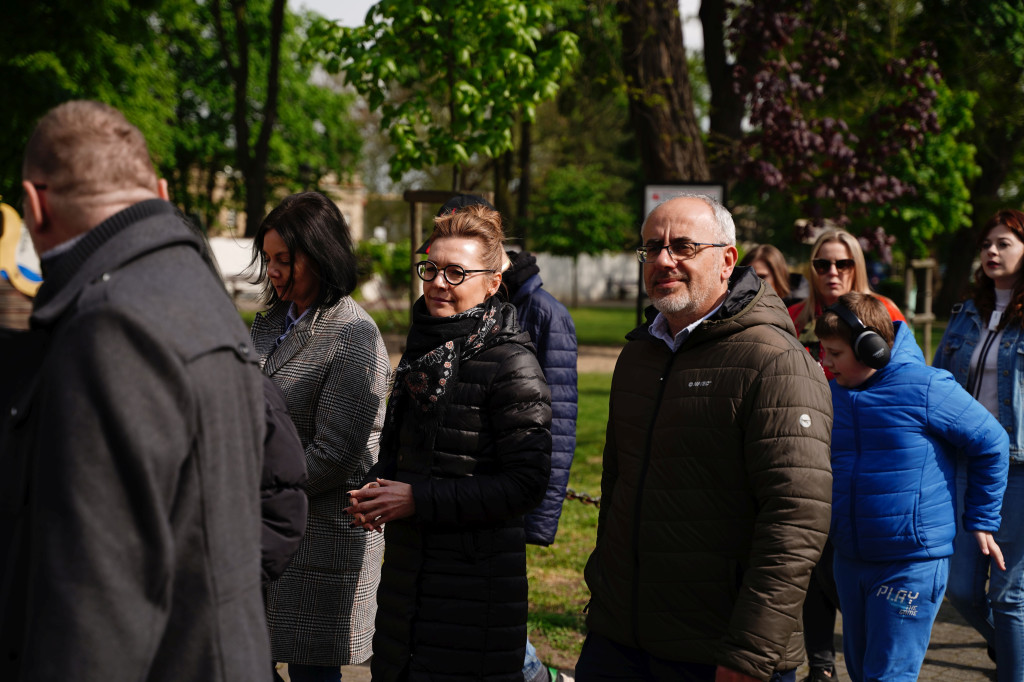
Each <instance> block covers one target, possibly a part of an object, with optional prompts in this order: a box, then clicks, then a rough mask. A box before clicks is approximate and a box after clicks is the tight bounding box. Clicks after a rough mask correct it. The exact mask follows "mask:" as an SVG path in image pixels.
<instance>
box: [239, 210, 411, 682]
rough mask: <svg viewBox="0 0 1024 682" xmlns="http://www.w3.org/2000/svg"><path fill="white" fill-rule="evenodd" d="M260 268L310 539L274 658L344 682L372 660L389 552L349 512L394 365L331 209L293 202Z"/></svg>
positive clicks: (260, 342)
mask: <svg viewBox="0 0 1024 682" xmlns="http://www.w3.org/2000/svg"><path fill="white" fill-rule="evenodd" d="M253 265H254V266H258V267H259V270H260V278H261V279H263V280H264V287H265V292H266V297H267V300H268V301H269V302H270V304H271V305H270V309H269V310H268V311H267V312H265V313H263V314H260V315H257V316H256V319H255V321H254V322H253V325H252V332H251V334H252V340H253V346H254V347H255V349H256V351H257V353H258V354H259V358H260V367H261V368H262V369H263V372H264V374H266V375H268V376H269V377H270V379H271V380H272V381H273V382H274V383H275V384H277V385H278V386H279V387H280V388H281V390H282V391H283V392H284V394H285V403H286V405H287V407H288V413H289V415H290V416H291V418H292V421H293V422H294V423H295V427H296V429H297V430H298V432H299V438H300V440H301V441H302V446H303V448H304V449H305V455H306V469H307V471H308V472H309V479H308V481H307V484H306V494H307V495H308V497H309V513H308V517H307V524H306V534H305V535H304V536H303V538H302V540H301V542H300V543H299V549H298V551H297V552H296V553H295V556H294V557H293V558H292V562H291V564H290V565H289V566H288V568H287V569H285V572H284V574H283V575H282V576H281V577H280V578H278V579H277V580H274V581H272V582H271V583H270V584H269V585H268V587H267V591H266V602H267V626H268V628H269V629H270V644H271V654H272V656H273V659H274V660H275V661H280V662H285V663H287V664H288V675H289V678H290V679H291V680H292V682H329V681H333V682H337V681H338V680H340V679H341V672H340V666H342V665H349V664H353V663H362V662H363V661H365V660H366V659H368V658H369V657H370V654H371V653H372V652H371V649H370V643H371V640H372V637H373V619H374V610H375V608H376V601H375V596H376V589H377V583H378V581H379V579H380V562H381V558H382V556H383V554H384V543H383V542H382V541H381V538H380V537H379V536H377V535H375V534H367V533H364V532H363V531H362V530H360V529H358V528H352V527H351V525H350V520H349V518H348V517H347V516H346V515H345V512H344V510H345V508H346V506H347V505H348V491H349V490H350V489H351V488H353V487H354V486H357V485H359V483H360V482H361V481H362V480H363V477H364V476H365V475H366V473H367V472H368V471H369V470H370V467H372V466H373V465H374V463H375V462H376V461H377V445H378V441H379V438H380V429H381V424H382V422H383V419H384V397H385V394H386V392H387V383H388V377H389V375H390V374H391V363H390V362H389V361H388V355H387V351H386V349H385V348H384V342H383V340H382V339H381V335H380V332H379V331H378V329H377V325H376V324H374V322H373V320H372V319H371V318H370V316H369V315H367V314H366V312H365V311H363V309H362V308H360V307H359V305H358V304H357V303H356V302H355V301H353V300H352V297H351V296H350V295H349V294H350V293H351V292H352V290H353V289H354V288H355V286H356V259H355V255H354V253H353V251H352V241H351V238H350V237H349V231H348V225H347V224H346V223H345V218H344V217H342V215H341V211H339V210H338V207H337V206H336V205H335V204H334V202H333V201H331V200H330V199H328V198H327V197H325V196H324V195H323V194H320V193H318V192H304V193H302V194H293V195H291V196H289V197H286V198H285V199H284V200H283V201H281V203H280V204H279V205H278V206H277V208H275V209H274V210H273V211H271V212H270V214H269V215H268V216H267V217H266V218H265V219H264V220H263V222H262V223H261V224H260V227H259V229H258V230H257V232H256V237H255V239H254V240H253ZM275 679H278V680H280V679H281V678H280V677H276V678H275Z"/></svg>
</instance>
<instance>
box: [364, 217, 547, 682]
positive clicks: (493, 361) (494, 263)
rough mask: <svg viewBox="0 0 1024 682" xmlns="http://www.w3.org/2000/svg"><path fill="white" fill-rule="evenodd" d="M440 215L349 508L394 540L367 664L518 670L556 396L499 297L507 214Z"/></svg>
mask: <svg viewBox="0 0 1024 682" xmlns="http://www.w3.org/2000/svg"><path fill="white" fill-rule="evenodd" d="M434 225H435V227H434V233H433V236H432V238H431V243H430V260H426V261H423V262H421V263H419V264H418V265H417V267H416V274H417V275H419V277H420V279H422V280H423V296H422V298H420V299H419V300H417V301H416V303H415V305H414V306H413V310H412V327H411V329H410V331H409V338H408V342H407V345H406V351H405V353H404V354H403V356H402V359H401V361H400V362H399V364H398V369H397V370H396V372H395V379H394V382H393V387H392V391H391V398H390V400H389V402H388V411H387V417H386V419H385V426H384V437H383V440H382V442H381V454H380V461H379V463H378V464H377V466H376V467H374V470H373V471H372V472H371V473H370V475H369V476H368V477H367V479H368V480H367V482H366V483H365V485H364V486H363V487H362V488H361V489H359V490H353V491H352V492H351V495H352V505H351V506H350V507H349V510H348V511H349V513H350V514H351V515H352V518H353V519H354V523H355V524H356V525H358V526H362V527H363V528H365V529H366V530H367V531H371V534H373V533H372V531H380V530H381V529H382V527H383V529H384V535H385V538H386V540H387V542H386V549H385V554H384V567H383V569H382V573H381V585H380V589H379V591H378V594H377V604H378V611H377V623H376V632H375V634H374V638H373V662H372V663H371V668H372V673H373V679H374V681H375V682H381V681H390V680H428V679H429V680H441V679H460V680H470V679H472V680H488V681H494V682H497V681H508V682H512V681H515V682H522V679H523V674H522V667H523V657H524V652H525V646H526V616H527V581H526V540H525V532H524V530H523V514H524V513H525V512H527V511H529V510H530V509H532V508H533V507H535V506H536V505H537V504H538V503H539V502H540V500H541V499H542V498H543V496H544V491H545V489H546V487H547V483H548V474H549V470H550V463H551V462H550V460H551V455H550V453H551V397H550V393H549V391H548V386H547V383H546V382H545V380H544V373H543V371H542V370H541V368H540V365H539V363H538V362H537V358H536V357H535V356H534V353H533V346H532V344H531V343H530V337H529V334H527V333H526V332H523V331H521V330H520V329H519V327H518V326H517V325H516V321H515V308H514V307H513V306H512V305H511V304H510V303H505V302H502V300H501V299H500V297H497V296H495V294H496V293H497V291H498V287H499V286H501V268H502V263H503V259H504V256H505V253H504V249H503V248H502V238H503V234H502V228H501V216H500V214H498V212H497V211H494V210H492V209H489V208H487V207H485V206H481V205H476V206H468V207H465V208H461V209H459V210H458V211H457V212H455V213H448V214H444V215H441V216H439V217H437V218H435V220H434Z"/></svg>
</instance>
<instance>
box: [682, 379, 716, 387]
mask: <svg viewBox="0 0 1024 682" xmlns="http://www.w3.org/2000/svg"><path fill="white" fill-rule="evenodd" d="M686 385H687V387H689V388H707V387H708V386H710V385H711V380H710V379H709V380H707V381H691V382H689V383H687V384H686Z"/></svg>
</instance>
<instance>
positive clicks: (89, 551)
mask: <svg viewBox="0 0 1024 682" xmlns="http://www.w3.org/2000/svg"><path fill="white" fill-rule="evenodd" d="M22 176H23V180H24V182H23V183H22V185H23V189H24V192H25V201H24V211H25V223H26V225H27V227H28V230H29V233H30V235H31V237H32V241H33V244H34V245H35V248H36V251H37V252H38V253H39V254H40V256H41V262H42V268H43V274H44V279H45V281H44V283H43V286H42V287H41V288H40V290H39V293H38V295H37V296H36V299H35V303H34V306H33V313H32V318H31V322H30V323H31V327H32V332H31V333H32V334H33V335H35V338H36V345H35V348H36V349H37V350H38V351H39V352H38V353H37V354H36V355H38V356H39V357H40V359H39V361H38V362H37V364H36V366H33V367H31V368H28V370H29V371H25V372H24V374H25V375H27V377H28V378H27V379H26V380H25V381H23V382H21V384H20V386H19V387H17V389H16V390H17V395H16V396H14V397H13V398H10V399H9V402H10V405H11V406H10V407H9V409H8V410H6V411H5V413H4V415H3V416H2V421H0V458H2V459H0V462H2V466H3V474H4V475H3V476H0V500H2V501H3V502H2V503H0V514H2V517H0V526H2V527H3V529H4V530H3V531H2V533H3V534H2V535H0V543H2V544H0V551H2V552H3V554H2V556H3V557H4V564H3V576H2V582H0V586H2V587H0V589H2V590H3V591H2V593H0V619H2V620H0V650H2V652H3V655H4V657H5V658H4V661H5V668H4V673H5V676H6V679H12V677H13V679H16V680H72V679H76V680H86V679H88V680H104V682H113V681H115V680H148V681H156V680H224V681H234V680H257V679H267V678H268V677H269V662H270V653H269V648H268V643H267V634H266V626H265V623H264V617H263V604H262V599H261V596H260V499H259V483H260V466H261V457H262V451H263V443H262V439H263V429H264V426H263V420H264V412H263V387H262V384H261V379H260V374H259V371H258V369H257V367H256V357H255V354H254V353H253V352H252V351H251V350H250V348H249V341H248V334H247V333H246V330H245V326H244V325H243V323H242V321H241V319H240V318H239V316H238V314H237V312H236V311H235V310H234V308H233V306H232V305H231V302H230V300H229V299H228V297H226V296H225V295H224V293H223V289H222V286H221V284H220V282H219V281H218V279H217V278H216V276H215V275H214V273H213V272H212V271H211V270H210V268H209V267H208V266H207V264H206V263H205V262H204V261H203V259H202V257H201V255H200V254H201V240H200V239H199V238H198V237H197V236H196V235H195V234H194V233H193V232H192V231H190V230H189V228H188V227H187V226H186V225H185V224H184V223H183V222H182V221H181V220H180V219H179V218H178V216H177V215H176V212H175V210H174V207H173V206H171V204H169V203H168V202H167V201H166V199H167V189H166V187H167V186H166V184H165V183H164V182H163V181H159V180H158V179H157V177H156V174H155V172H154V170H153V166H152V163H151V162H150V159H149V153H148V151H147V148H146V143H145V140H144V138H143V136H142V134H141V133H140V132H139V130H138V129H137V128H135V127H134V126H133V125H131V124H130V123H128V121H127V120H125V118H124V116H123V115H122V114H121V113H120V112H118V111H117V110H116V109H113V108H111V107H109V106H106V105H104V104H100V103H98V102H84V101H78V102H67V103H65V104H62V105H60V106H58V107H56V108H55V109H53V110H52V111H50V112H49V113H48V114H47V115H46V116H44V117H43V119H42V120H41V121H40V122H39V124H38V126H37V127H36V129H35V132H34V133H33V134H32V137H31V138H30V140H29V143H28V147H27V149H26V153H25V160H24V164H23V168H22ZM15 361H17V360H15ZM3 362H5V363H10V362H12V360H11V359H10V358H5V359H4V360H3ZM7 369H8V368H4V371H5V372H6V370H7ZM21 369H22V370H25V368H21Z"/></svg>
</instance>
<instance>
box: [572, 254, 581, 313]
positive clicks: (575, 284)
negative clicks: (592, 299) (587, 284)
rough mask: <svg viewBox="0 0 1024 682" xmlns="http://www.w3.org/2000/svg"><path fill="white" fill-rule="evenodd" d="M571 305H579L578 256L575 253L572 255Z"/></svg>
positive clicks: (575, 306)
mask: <svg viewBox="0 0 1024 682" xmlns="http://www.w3.org/2000/svg"><path fill="white" fill-rule="evenodd" d="M572 307H573V308H579V307H580V257H579V254H575V253H574V254H573V256H572Z"/></svg>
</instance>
